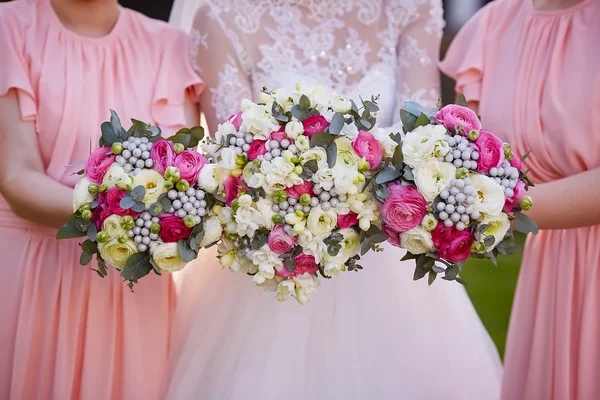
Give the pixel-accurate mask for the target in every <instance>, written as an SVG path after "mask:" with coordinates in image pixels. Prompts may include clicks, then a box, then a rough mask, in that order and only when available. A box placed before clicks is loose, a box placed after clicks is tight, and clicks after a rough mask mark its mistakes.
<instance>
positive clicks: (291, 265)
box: [284, 257, 296, 272]
mask: <svg viewBox="0 0 600 400" xmlns="http://www.w3.org/2000/svg"><path fill="white" fill-rule="evenodd" d="M284 263H285V269H287V270H288V272H294V270H295V269H296V260H295V259H294V258H292V257H286V258H285V259H284Z"/></svg>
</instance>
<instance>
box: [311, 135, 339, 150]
mask: <svg viewBox="0 0 600 400" xmlns="http://www.w3.org/2000/svg"><path fill="white" fill-rule="evenodd" d="M334 140H335V136H333V135H332V134H331V133H327V132H317V133H315V134H314V135H312V137H311V138H310V147H317V146H319V147H327V146H329V145H330V144H331V143H333V141H334Z"/></svg>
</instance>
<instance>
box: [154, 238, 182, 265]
mask: <svg viewBox="0 0 600 400" xmlns="http://www.w3.org/2000/svg"><path fill="white" fill-rule="evenodd" d="M152 260H153V261H154V264H156V266H157V267H158V269H160V270H161V271H165V272H176V271H180V270H181V269H183V267H185V265H186V262H185V261H183V260H182V259H181V255H180V254H179V250H177V243H160V244H159V245H158V246H154V247H153V250H152Z"/></svg>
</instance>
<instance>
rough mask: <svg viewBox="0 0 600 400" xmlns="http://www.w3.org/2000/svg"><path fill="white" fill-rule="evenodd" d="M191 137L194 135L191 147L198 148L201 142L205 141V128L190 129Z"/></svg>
mask: <svg viewBox="0 0 600 400" xmlns="http://www.w3.org/2000/svg"><path fill="white" fill-rule="evenodd" d="M190 135H192V140H191V141H190V147H197V146H198V144H199V143H200V141H201V140H202V139H204V128H203V127H201V126H193V127H191V128H190Z"/></svg>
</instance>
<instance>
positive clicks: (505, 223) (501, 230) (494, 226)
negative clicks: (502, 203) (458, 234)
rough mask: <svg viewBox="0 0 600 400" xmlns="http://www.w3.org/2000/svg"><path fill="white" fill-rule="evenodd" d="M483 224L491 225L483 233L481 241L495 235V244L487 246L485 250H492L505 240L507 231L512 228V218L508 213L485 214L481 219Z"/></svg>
mask: <svg viewBox="0 0 600 400" xmlns="http://www.w3.org/2000/svg"><path fill="white" fill-rule="evenodd" d="M481 225H489V226H490V227H489V228H487V229H486V230H485V232H483V233H482V234H481V237H480V243H483V241H484V239H485V238H486V237H488V236H493V237H494V244H492V245H491V246H485V252H488V251H492V250H493V249H494V248H495V247H496V246H498V244H499V243H500V242H501V241H503V240H504V237H505V236H506V233H507V232H508V230H509V229H510V220H509V219H508V214H506V213H500V214H499V215H484V217H483V219H482V220H481Z"/></svg>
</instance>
